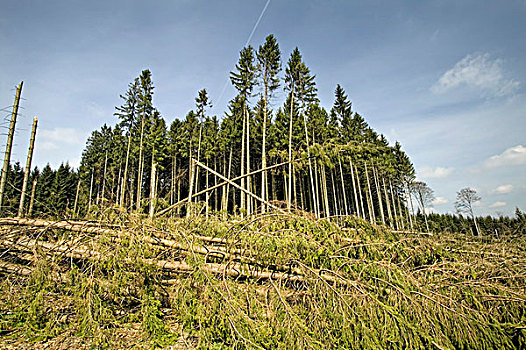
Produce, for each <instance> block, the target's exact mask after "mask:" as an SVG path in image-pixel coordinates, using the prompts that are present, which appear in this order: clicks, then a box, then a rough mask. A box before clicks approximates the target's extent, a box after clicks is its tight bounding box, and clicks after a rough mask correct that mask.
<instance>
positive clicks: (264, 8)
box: [245, 0, 270, 46]
mask: <svg viewBox="0 0 526 350" xmlns="http://www.w3.org/2000/svg"><path fill="white" fill-rule="evenodd" d="M268 4H270V0H267V3H266V4H265V7H263V11H261V14H260V15H259V18H258V20H257V21H256V24H254V28H252V32H251V33H250V35H249V36H248V39H247V42H246V43H245V46H247V45H248V44H249V43H250V40H252V35H254V32H255V31H256V29H257V27H258V25H259V22H260V21H261V18H262V17H263V15H264V14H265V11H266V10H267V7H268Z"/></svg>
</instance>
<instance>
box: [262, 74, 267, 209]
mask: <svg viewBox="0 0 526 350" xmlns="http://www.w3.org/2000/svg"><path fill="white" fill-rule="evenodd" d="M267 98H268V83H267V82H266V81H265V98H264V102H263V145H262V146H261V169H265V168H266V167H267V149H266V142H267ZM267 188H268V185H267V171H266V170H263V172H262V173H261V198H263V199H264V200H267V193H268V189H267ZM266 209H267V208H266V206H265V204H263V203H262V204H261V212H262V213H264V212H265V211H266Z"/></svg>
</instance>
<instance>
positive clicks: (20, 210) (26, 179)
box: [18, 117, 38, 217]
mask: <svg viewBox="0 0 526 350" xmlns="http://www.w3.org/2000/svg"><path fill="white" fill-rule="evenodd" d="M37 124H38V118H37V117H35V118H33V127H32V128H31V138H30V140H29V150H28V152H27V160H26V169H25V171H24V182H23V183H22V193H21V194H20V205H19V207H18V217H23V216H24V200H25V197H26V191H27V184H28V182H29V173H30V172H31V161H32V160H33V149H34V148H35V135H36V132H37Z"/></svg>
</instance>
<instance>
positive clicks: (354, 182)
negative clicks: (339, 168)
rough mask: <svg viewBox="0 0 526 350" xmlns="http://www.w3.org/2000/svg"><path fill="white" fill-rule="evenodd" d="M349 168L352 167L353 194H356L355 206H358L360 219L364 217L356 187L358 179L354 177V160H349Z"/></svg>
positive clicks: (357, 212)
mask: <svg viewBox="0 0 526 350" xmlns="http://www.w3.org/2000/svg"><path fill="white" fill-rule="evenodd" d="M349 166H350V167H351V178H352V187H353V192H354V204H355V206H356V211H355V213H356V214H357V215H358V216H359V217H362V214H361V212H360V204H359V203H358V193H357V192H356V188H357V187H356V179H355V176H354V165H353V164H352V159H351V158H349ZM358 190H359V189H358Z"/></svg>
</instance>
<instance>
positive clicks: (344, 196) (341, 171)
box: [338, 155, 349, 216]
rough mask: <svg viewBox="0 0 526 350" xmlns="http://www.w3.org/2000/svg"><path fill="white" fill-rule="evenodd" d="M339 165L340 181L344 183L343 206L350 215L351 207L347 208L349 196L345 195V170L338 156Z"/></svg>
mask: <svg viewBox="0 0 526 350" xmlns="http://www.w3.org/2000/svg"><path fill="white" fill-rule="evenodd" d="M338 164H339V165H340V179H341V182H342V193H343V205H344V208H345V215H346V216H348V215H349V207H348V206H347V195H346V194H345V182H344V180H343V168H342V160H341V158H340V156H339V155H338Z"/></svg>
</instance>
